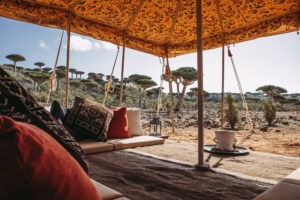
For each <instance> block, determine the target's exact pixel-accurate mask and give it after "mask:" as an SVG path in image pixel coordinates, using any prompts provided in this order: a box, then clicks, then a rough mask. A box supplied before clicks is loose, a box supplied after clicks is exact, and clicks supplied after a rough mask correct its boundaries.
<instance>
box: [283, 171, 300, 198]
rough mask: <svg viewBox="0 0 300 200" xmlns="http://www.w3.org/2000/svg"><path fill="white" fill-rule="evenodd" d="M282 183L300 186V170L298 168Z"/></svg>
mask: <svg viewBox="0 0 300 200" xmlns="http://www.w3.org/2000/svg"><path fill="white" fill-rule="evenodd" d="M282 181H283V182H288V183H294V184H298V185H300V168H298V169H296V170H295V171H293V172H292V173H290V174H289V175H288V176H287V177H285V178H284V179H283V180H282ZM299 192H300V191H299Z"/></svg>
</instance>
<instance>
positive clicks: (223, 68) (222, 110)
mask: <svg viewBox="0 0 300 200" xmlns="http://www.w3.org/2000/svg"><path fill="white" fill-rule="evenodd" d="M222 39H223V43H222V104H221V129H224V72H225V62H224V59H225V52H224V45H225V37H224V33H223V36H222Z"/></svg>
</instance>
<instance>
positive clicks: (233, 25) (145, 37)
mask: <svg viewBox="0 0 300 200" xmlns="http://www.w3.org/2000/svg"><path fill="white" fill-rule="evenodd" d="M0 16H3V17H7V18H11V19H16V20H20V21H25V22H29V23H34V24H38V25H42V26H47V27H52V28H59V29H67V24H68V18H69V19H70V24H71V31H72V32H74V33H78V34H81V35H85V36H90V37H93V38H95V39H99V40H103V41H108V42H111V43H114V44H117V45H122V44H123V35H124V34H125V35H126V40H125V44H126V47H128V48H132V49H135V50H138V51H142V52H146V53H150V54H152V55H156V56H162V57H164V56H165V50H166V46H167V49H168V56H169V57H173V56H177V55H182V54H187V53H192V52H196V51H197V37H196V1H187V0H185V1H184V0H173V1H170V0H101V1H95V0H14V1H12V0H0ZM299 27H300V9H299V1H298V0H285V1H284V0H281V1H274V0H252V1H249V0H241V1H238V0H222V1H219V0H204V1H203V49H212V48H217V47H220V46H222V36H223V34H224V39H225V44H233V43H238V42H242V41H247V40H252V39H255V38H259V37H264V36H270V35H276V34H281V33H287V32H291V31H295V30H298V29H299Z"/></svg>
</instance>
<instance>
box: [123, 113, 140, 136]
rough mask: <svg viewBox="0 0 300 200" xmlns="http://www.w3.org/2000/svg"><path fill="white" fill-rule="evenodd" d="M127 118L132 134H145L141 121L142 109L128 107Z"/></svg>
mask: <svg viewBox="0 0 300 200" xmlns="http://www.w3.org/2000/svg"><path fill="white" fill-rule="evenodd" d="M127 119H128V127H129V132H130V134H131V136H140V135H143V134H144V131H143V128H142V123H141V109H139V108H127Z"/></svg>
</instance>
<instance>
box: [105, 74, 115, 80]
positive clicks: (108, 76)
mask: <svg viewBox="0 0 300 200" xmlns="http://www.w3.org/2000/svg"><path fill="white" fill-rule="evenodd" d="M105 78H106V80H107V81H108V80H109V79H110V75H106V76H105ZM114 78H115V76H111V79H112V80H113V79H114Z"/></svg>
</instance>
